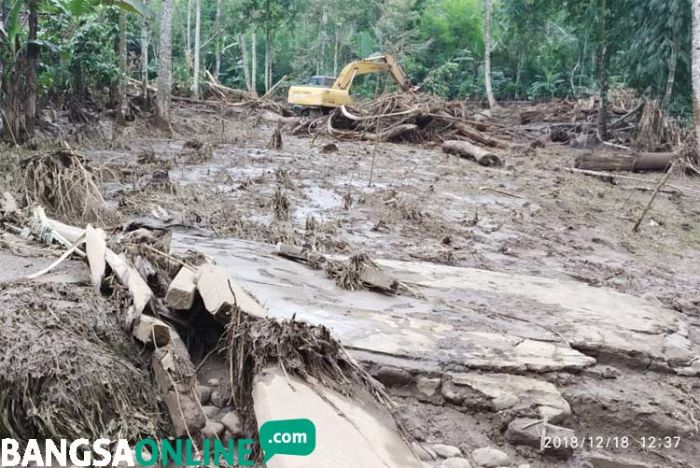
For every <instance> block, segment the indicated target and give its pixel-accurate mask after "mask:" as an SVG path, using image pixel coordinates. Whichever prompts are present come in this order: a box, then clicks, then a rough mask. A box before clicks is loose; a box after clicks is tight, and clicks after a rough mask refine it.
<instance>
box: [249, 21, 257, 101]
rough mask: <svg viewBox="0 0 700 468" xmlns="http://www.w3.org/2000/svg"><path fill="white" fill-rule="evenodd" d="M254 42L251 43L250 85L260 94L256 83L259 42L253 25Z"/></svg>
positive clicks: (254, 91)
mask: <svg viewBox="0 0 700 468" xmlns="http://www.w3.org/2000/svg"><path fill="white" fill-rule="evenodd" d="M252 42H253V43H252V44H251V49H252V50H251V58H250V60H251V62H250V86H251V87H252V88H253V94H258V86H257V84H256V81H257V80H256V78H257V73H258V70H257V68H258V66H257V65H258V44H257V35H256V33H255V27H253V41H252Z"/></svg>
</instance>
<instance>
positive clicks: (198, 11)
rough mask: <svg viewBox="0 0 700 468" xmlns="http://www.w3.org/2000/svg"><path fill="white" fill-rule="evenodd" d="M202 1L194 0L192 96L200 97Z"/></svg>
mask: <svg viewBox="0 0 700 468" xmlns="http://www.w3.org/2000/svg"><path fill="white" fill-rule="evenodd" d="M201 22H202V2H201V0H195V1H194V68H193V70H192V96H193V97H194V98H195V99H199V49H200V39H201V37H200V36H201Z"/></svg>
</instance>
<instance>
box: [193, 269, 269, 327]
mask: <svg viewBox="0 0 700 468" xmlns="http://www.w3.org/2000/svg"><path fill="white" fill-rule="evenodd" d="M199 270H200V273H199V278H198V279H197V290H198V291H199V295H200V296H202V300H203V301H204V307H205V308H206V309H207V310H208V311H209V313H211V314H212V315H216V314H217V313H218V312H219V311H220V310H221V309H222V308H223V307H224V306H230V307H232V306H234V305H235V306H237V307H238V308H239V309H240V310H241V311H242V312H244V313H246V314H249V315H252V316H254V317H258V318H265V317H267V312H266V311H265V309H264V308H263V307H262V306H261V305H260V304H258V302H257V301H256V300H255V299H253V296H251V295H250V294H249V293H248V292H247V291H246V290H245V289H243V287H241V285H240V284H238V283H237V282H236V281H235V280H233V279H232V278H231V277H230V276H229V274H228V273H227V271H226V270H224V269H223V268H221V267H220V266H217V265H212V264H208V263H207V264H204V265H202V266H200V267H199Z"/></svg>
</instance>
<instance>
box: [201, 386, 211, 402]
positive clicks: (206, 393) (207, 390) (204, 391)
mask: <svg viewBox="0 0 700 468" xmlns="http://www.w3.org/2000/svg"><path fill="white" fill-rule="evenodd" d="M211 393H212V391H211V387H207V386H206V385H200V386H199V401H200V403H202V405H206V404H207V403H209V400H210V398H211Z"/></svg>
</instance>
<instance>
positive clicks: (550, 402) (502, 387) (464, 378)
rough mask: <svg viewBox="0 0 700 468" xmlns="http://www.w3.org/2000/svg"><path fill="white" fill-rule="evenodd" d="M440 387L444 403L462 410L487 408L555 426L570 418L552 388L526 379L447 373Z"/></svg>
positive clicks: (472, 373) (553, 387)
mask: <svg viewBox="0 0 700 468" xmlns="http://www.w3.org/2000/svg"><path fill="white" fill-rule="evenodd" d="M442 386H443V388H442V393H443V396H445V398H446V399H447V400H448V401H451V402H452V403H457V404H462V405H465V406H476V407H487V408H490V409H491V410H493V411H503V410H513V411H516V413H517V414H521V415H523V416H525V415H535V414H537V415H539V416H540V417H542V418H544V417H545V416H546V417H547V418H548V420H549V421H550V422H555V423H556V422H560V421H562V420H563V419H564V418H566V417H567V416H569V415H570V414H571V407H570V406H569V403H568V402H567V401H566V400H565V399H564V398H563V397H562V395H561V393H559V390H557V388H556V387H555V386H554V385H553V384H551V383H549V382H546V381H543V380H538V379H534V378H530V377H524V376H520V375H512V374H501V373H493V374H491V373H489V374H480V373H476V372H470V373H448V374H447V375H446V376H445V379H444V381H443V384H442ZM528 413H529V414H528ZM533 413H534V414H533Z"/></svg>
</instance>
